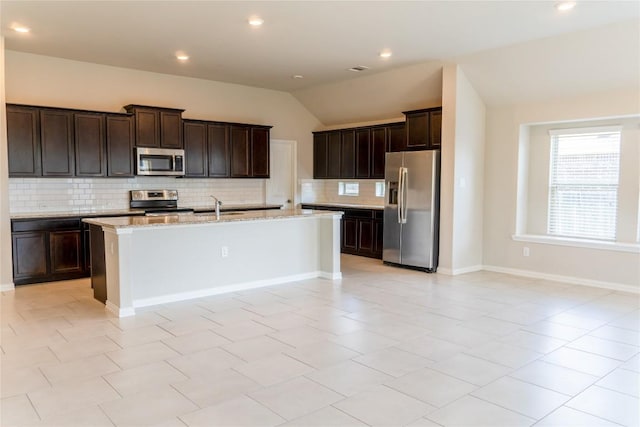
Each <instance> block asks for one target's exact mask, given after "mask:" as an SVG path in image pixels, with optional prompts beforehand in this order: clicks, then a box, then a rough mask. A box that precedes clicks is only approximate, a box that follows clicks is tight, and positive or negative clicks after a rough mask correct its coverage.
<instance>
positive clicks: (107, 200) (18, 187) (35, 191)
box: [9, 177, 265, 214]
mask: <svg viewBox="0 0 640 427" xmlns="http://www.w3.org/2000/svg"><path fill="white" fill-rule="evenodd" d="M139 189H147V190H154V189H170V190H178V195H179V201H178V204H179V205H180V206H194V207H195V206H209V205H211V206H213V201H212V199H211V198H210V197H209V196H210V195H215V196H216V197H217V198H219V199H220V200H222V202H223V203H228V204H252V203H264V202H265V180H264V179H191V178H189V179H176V178H171V177H135V178H123V179H116V178H9V210H10V213H11V214H23V213H33V212H73V213H75V212H78V213H83V212H91V211H98V210H112V209H113V210H120V209H128V208H129V190H139Z"/></svg>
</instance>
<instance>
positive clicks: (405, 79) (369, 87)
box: [293, 61, 442, 130]
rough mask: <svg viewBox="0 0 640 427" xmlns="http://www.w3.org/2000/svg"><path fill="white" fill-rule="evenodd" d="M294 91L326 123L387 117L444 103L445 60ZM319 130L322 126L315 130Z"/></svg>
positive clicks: (383, 119) (330, 124)
mask: <svg viewBox="0 0 640 427" xmlns="http://www.w3.org/2000/svg"><path fill="white" fill-rule="evenodd" d="M369 73H374V71H363V72H361V73H359V74H358V73H354V78H353V79H351V80H346V81H341V82H337V83H329V84H325V85H320V86H314V87H312V88H308V89H301V90H298V91H295V92H293V95H294V96H295V97H296V98H297V99H299V100H300V102H302V103H303V104H304V105H305V106H306V107H307V108H308V109H309V111H311V112H312V113H313V114H314V115H315V116H316V117H317V118H318V119H319V120H320V121H321V122H322V123H323V125H324V126H325V127H324V128H323V129H325V128H326V127H327V126H334V125H340V126H343V125H347V124H349V125H352V124H354V123H361V122H372V121H376V120H377V121H380V120H381V121H393V120H387V119H388V118H391V117H401V116H402V112H403V111H408V110H416V109H420V108H427V107H437V106H440V105H441V99H442V62H440V61H429V62H425V63H421V64H416V65H411V66H408V67H403V68H396V69H393V70H390V71H385V72H381V73H375V74H369ZM315 130H319V129H315Z"/></svg>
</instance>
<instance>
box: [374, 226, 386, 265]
mask: <svg viewBox="0 0 640 427" xmlns="http://www.w3.org/2000/svg"><path fill="white" fill-rule="evenodd" d="M373 239H374V240H373V254H374V255H375V257H376V258H380V259H382V247H383V243H384V242H383V240H384V223H383V221H382V220H381V219H376V220H374V221H373Z"/></svg>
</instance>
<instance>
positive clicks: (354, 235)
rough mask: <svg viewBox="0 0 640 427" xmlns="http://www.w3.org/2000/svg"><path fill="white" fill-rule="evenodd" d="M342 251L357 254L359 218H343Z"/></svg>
mask: <svg viewBox="0 0 640 427" xmlns="http://www.w3.org/2000/svg"><path fill="white" fill-rule="evenodd" d="M341 248H342V252H344V253H348V254H355V253H357V252H358V219H357V218H348V217H343V218H342V244H341Z"/></svg>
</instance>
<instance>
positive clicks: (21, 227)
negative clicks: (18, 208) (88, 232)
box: [11, 217, 81, 232]
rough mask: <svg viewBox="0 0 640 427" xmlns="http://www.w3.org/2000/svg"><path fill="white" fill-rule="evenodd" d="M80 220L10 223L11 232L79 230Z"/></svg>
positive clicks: (36, 220) (63, 219)
mask: <svg viewBox="0 0 640 427" xmlns="http://www.w3.org/2000/svg"><path fill="white" fill-rule="evenodd" d="M80 225H81V223H80V218H75V217H74V218H51V219H35V220H34V219H29V220H13V221H11V231H16V232H17V231H56V230H74V229H80Z"/></svg>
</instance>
